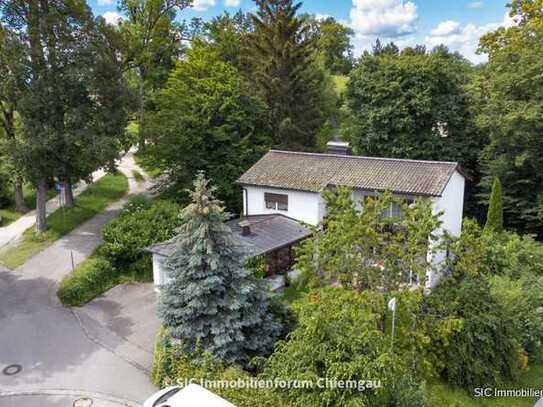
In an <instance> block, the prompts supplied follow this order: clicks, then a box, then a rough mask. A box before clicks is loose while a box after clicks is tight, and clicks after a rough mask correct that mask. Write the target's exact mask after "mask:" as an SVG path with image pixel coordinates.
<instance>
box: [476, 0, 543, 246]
mask: <svg viewBox="0 0 543 407" xmlns="http://www.w3.org/2000/svg"><path fill="white" fill-rule="evenodd" d="M512 4H513V8H512V16H515V15H519V17H516V19H517V20H518V25H513V26H512V27H509V28H507V29H505V28H500V29H498V30H496V31H495V32H492V33H489V34H487V35H486V36H484V37H483V38H482V39H481V43H480V47H481V50H482V51H484V52H486V53H488V54H489V63H488V65H487V67H486V70H485V71H484V75H483V77H482V82H483V84H482V85H483V86H484V89H485V94H484V96H485V97H484V99H483V107H482V111H481V113H480V115H479V117H478V123H479V126H480V127H481V129H482V131H484V132H485V133H487V134H488V136H489V139H490V142H489V145H488V146H487V147H486V148H485V150H484V152H483V154H482V162H483V169H484V174H485V176H484V178H483V180H482V182H481V186H482V187H483V188H484V191H485V192H486V193H485V194H483V196H482V198H481V199H482V201H483V202H486V201H487V200H488V197H489V192H490V189H491V186H492V182H493V179H494V177H498V178H499V179H500V181H501V182H502V183H503V185H504V186H505V189H504V191H503V207H504V213H505V215H506V216H505V219H504V220H505V226H507V227H513V228H516V229H517V230H518V231H519V232H529V233H536V234H538V236H539V237H541V236H543V172H542V171H541V168H543V138H542V137H541V134H542V132H543V123H542V121H541V117H543V87H542V86H541V80H540V73H541V72H542V71H543V58H541V55H543V13H542V12H541V10H542V9H543V1H541V0H533V1H527V0H522V1H520V0H519V1H513V2H512Z"/></svg>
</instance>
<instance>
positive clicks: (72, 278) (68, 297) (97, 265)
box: [57, 256, 119, 306]
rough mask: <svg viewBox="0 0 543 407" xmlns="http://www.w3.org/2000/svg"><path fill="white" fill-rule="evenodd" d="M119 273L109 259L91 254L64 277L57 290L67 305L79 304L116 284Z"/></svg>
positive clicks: (59, 296) (61, 299)
mask: <svg viewBox="0 0 543 407" xmlns="http://www.w3.org/2000/svg"><path fill="white" fill-rule="evenodd" d="M118 279H119V274H118V272H117V270H116V269H115V268H114V267H113V266H112V265H111V263H110V262H109V261H107V260H106V259H104V258H101V257H99V256H92V257H89V258H88V259H87V260H85V261H84V262H83V263H81V264H80V265H79V266H78V267H77V269H76V271H75V272H74V273H72V274H69V275H68V276H67V277H65V278H64V279H63V280H62V282H61V284H60V287H59V289H58V291H57V295H58V298H59V299H60V301H61V302H62V303H63V304H64V305H67V306H80V305H83V304H85V303H87V302H89V301H90V300H92V299H93V298H94V297H96V296H97V295H100V294H102V293H103V292H105V291H107V290H109V289H110V288H112V287H114V286H115V285H117V283H118Z"/></svg>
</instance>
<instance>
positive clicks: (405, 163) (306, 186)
mask: <svg viewBox="0 0 543 407" xmlns="http://www.w3.org/2000/svg"><path fill="white" fill-rule="evenodd" d="M238 183H239V184H240V185H241V186H242V188H243V213H244V216H254V215H264V214H274V213H280V214H284V215H285V216H288V217H290V218H293V219H296V220H298V221H301V222H304V223H307V224H310V225H314V226H316V225H318V224H319V223H320V222H321V221H322V219H323V217H324V216H325V215H326V204H325V202H324V200H323V198H322V195H321V194H322V192H323V191H324V190H325V189H326V188H330V187H335V186H347V187H350V188H352V189H353V198H354V199H355V200H356V201H359V202H360V204H361V205H362V203H363V200H364V197H365V196H372V195H376V194H379V193H382V192H384V191H390V192H392V193H393V194H394V195H395V196H397V197H400V198H405V199H406V200H415V199H430V200H431V201H432V208H433V212H434V213H436V214H437V213H442V215H441V221H442V226H441V230H438V231H436V234H437V235H438V236H441V235H442V234H443V232H444V231H447V232H448V233H449V234H451V235H453V236H458V235H459V234H460V232H461V229H462V215H463V205H464V187H465V176H464V175H463V174H462V170H461V168H460V167H459V165H458V163H455V162H443V161H420V160H401V159H391V158H376V157H361V156H353V155H351V151H350V148H349V146H348V144H347V143H344V142H331V143H328V153H326V154H317V153H301V152H291V151H276V150H271V151H270V152H268V153H267V154H266V155H265V156H264V157H262V159H260V161H258V162H257V163H256V164H255V165H254V166H253V167H251V168H250V169H249V170H248V171H247V172H246V173H245V174H243V175H242V176H241V177H240V178H239V180H238ZM399 210H400V209H399V208H398V207H396V205H395V204H393V205H392V206H391V208H390V215H391V216H392V215H394V214H395V213H398V212H399ZM444 258H445V253H437V254H434V256H433V258H432V261H433V262H434V264H437V263H440V262H441V261H443V259H444ZM438 278H439V276H436V275H433V274H432V273H429V274H428V276H427V285H428V286H430V287H431V286H433V285H434V284H435V283H436V282H437V279H438Z"/></svg>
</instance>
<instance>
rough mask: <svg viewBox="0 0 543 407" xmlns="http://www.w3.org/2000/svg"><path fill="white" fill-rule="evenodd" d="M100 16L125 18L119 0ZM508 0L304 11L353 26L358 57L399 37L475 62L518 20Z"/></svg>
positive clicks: (194, 13)
mask: <svg viewBox="0 0 543 407" xmlns="http://www.w3.org/2000/svg"><path fill="white" fill-rule="evenodd" d="M89 3H90V5H91V7H92V8H93V10H94V12H95V14H100V15H103V16H104V17H105V18H106V20H108V21H110V22H112V23H114V22H115V21H117V20H118V19H119V18H122V16H121V15H120V14H119V12H118V11H117V9H116V3H117V1H116V0H90V1H89ZM506 3H508V0H482V1H472V0H305V1H303V6H302V12H307V13H311V14H315V15H316V16H318V17H324V16H332V17H335V18H336V19H337V20H338V21H340V22H342V23H343V24H345V25H348V26H349V27H351V28H352V29H353V30H354V32H355V36H354V37H353V40H352V42H353V45H354V47H355V55H360V54H361V53H362V52H363V51H364V50H366V49H371V46H372V44H374V43H375V40H376V39H377V38H380V39H381V41H382V42H383V41H384V42H389V41H394V42H395V43H396V44H397V45H399V46H400V48H402V47H405V46H410V45H416V44H424V45H426V46H427V47H428V48H432V47H434V46H436V45H439V44H445V45H447V46H448V47H449V48H450V49H451V50H454V51H460V52H461V53H462V54H463V55H464V56H466V57H467V58H468V59H470V60H471V61H472V62H474V63H480V62H484V61H486V56H485V55H477V53H476V50H477V44H478V42H479V38H480V37H481V36H482V35H483V34H485V33H486V32H489V31H492V30H495V29H496V28H497V27H499V26H500V25H504V26H508V25H511V24H512V21H511V19H510V18H509V16H508V9H507V8H506ZM240 8H241V9H242V10H244V11H248V12H252V11H254V10H255V3H254V1H253V0H194V5H193V7H192V8H191V9H188V10H184V11H183V12H182V13H180V15H179V19H181V20H184V19H186V20H190V19H192V18H193V17H200V18H203V19H204V20H208V19H211V18H213V17H214V16H217V15H219V14H222V13H223V12H224V11H229V12H236V11H237V10H238V9H240Z"/></svg>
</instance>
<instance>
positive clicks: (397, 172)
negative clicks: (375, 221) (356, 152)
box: [238, 150, 458, 196]
mask: <svg viewBox="0 0 543 407" xmlns="http://www.w3.org/2000/svg"><path fill="white" fill-rule="evenodd" d="M457 168H458V164H457V163H454V162H443V161H419V160H401V159H393V158H375V157H362V156H344V155H335V154H316V153H298V152H289V151H276V150H271V151H269V152H268V153H267V154H266V155H265V156H264V157H262V158H261V159H260V160H259V161H258V162H257V163H256V164H255V165H254V166H253V167H251V168H250V169H249V170H248V171H247V172H246V173H245V174H243V175H242V176H241V177H240V178H239V180H238V183H240V184H246V185H259V186H268V187H275V188H284V189H296V190H301V191H309V192H321V191H322V190H323V189H324V188H326V187H327V186H348V187H351V188H355V189H363V190H370V191H391V192H396V193H404V194H413V195H430V196H440V195H441V193H442V192H443V189H444V188H445V186H446V185H447V183H448V182H449V179H450V177H451V176H452V174H453V172H454V171H455V170H456V169H457Z"/></svg>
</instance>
